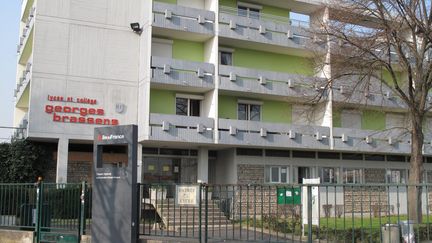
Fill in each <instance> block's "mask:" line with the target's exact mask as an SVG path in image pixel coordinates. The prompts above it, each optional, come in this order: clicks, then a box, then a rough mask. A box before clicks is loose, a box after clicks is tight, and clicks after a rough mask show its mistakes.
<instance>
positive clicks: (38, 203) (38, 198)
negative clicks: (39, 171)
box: [35, 177, 43, 243]
mask: <svg viewBox="0 0 432 243" xmlns="http://www.w3.org/2000/svg"><path fill="white" fill-rule="evenodd" d="M42 193H43V182H42V178H40V177H39V178H38V181H37V182H36V215H35V217H36V218H35V223H36V225H35V233H36V243H40V241H41V223H42V213H41V210H42V206H41V205H42Z"/></svg>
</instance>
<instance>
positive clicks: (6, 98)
mask: <svg viewBox="0 0 432 243" xmlns="http://www.w3.org/2000/svg"><path fill="white" fill-rule="evenodd" d="M20 12H21V1H20V0H3V1H1V3H0V126H12V121H13V106H14V97H13V90H14V87H15V74H16V62H17V52H16V44H17V42H18V32H19V31H18V28H19V18H20ZM11 134H12V130H11V129H0V141H5V138H7V139H9V138H10V136H11Z"/></svg>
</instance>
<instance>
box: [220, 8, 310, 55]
mask: <svg viewBox="0 0 432 243" xmlns="http://www.w3.org/2000/svg"><path fill="white" fill-rule="evenodd" d="M306 26H307V25H306V24H305V23H302V22H301V21H293V22H291V21H290V20H289V19H288V18H283V17H279V16H273V15H268V14H260V16H259V19H253V18H248V17H243V16H238V13H237V9H236V8H230V7H226V6H221V7H220V13H219V34H220V36H222V37H227V38H232V39H238V40H246V41H252V42H259V43H265V44H271V45H277V46H283V47H290V48H295V49H298V48H300V49H305V46H307V45H308V44H309V43H311V40H312V39H313V38H311V36H310V34H309V33H308V32H307V31H306V28H305V27H306Z"/></svg>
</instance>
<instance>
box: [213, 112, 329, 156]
mask: <svg viewBox="0 0 432 243" xmlns="http://www.w3.org/2000/svg"><path fill="white" fill-rule="evenodd" d="M219 134H220V135H219V139H220V140H219V143H220V144H227V145H250V146H265V147H279V148H301V149H329V148H330V147H329V139H330V138H329V135H330V129H329V128H328V127H320V126H307V125H305V126H302V125H291V124H280V123H267V122H258V121H243V120H230V119H219Z"/></svg>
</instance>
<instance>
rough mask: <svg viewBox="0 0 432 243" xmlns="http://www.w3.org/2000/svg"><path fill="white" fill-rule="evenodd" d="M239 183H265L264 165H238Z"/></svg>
mask: <svg viewBox="0 0 432 243" xmlns="http://www.w3.org/2000/svg"><path fill="white" fill-rule="evenodd" d="M237 179H238V181H237V182H238V184H263V183H264V165H251V164H239V165H237Z"/></svg>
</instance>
